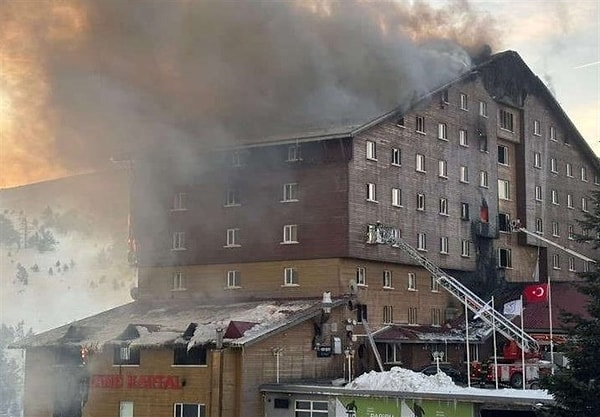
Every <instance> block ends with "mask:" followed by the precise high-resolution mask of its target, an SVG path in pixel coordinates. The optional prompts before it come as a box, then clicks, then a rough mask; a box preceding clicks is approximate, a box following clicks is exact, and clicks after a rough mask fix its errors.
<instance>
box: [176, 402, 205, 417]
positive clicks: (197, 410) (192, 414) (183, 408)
mask: <svg viewBox="0 0 600 417" xmlns="http://www.w3.org/2000/svg"><path fill="white" fill-rule="evenodd" d="M174 408H175V414H174V416H173V417H205V416H206V407H205V405H204V404H184V403H176V404H175V405H174Z"/></svg>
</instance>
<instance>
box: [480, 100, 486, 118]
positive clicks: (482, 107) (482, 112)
mask: <svg viewBox="0 0 600 417" xmlns="http://www.w3.org/2000/svg"><path fill="white" fill-rule="evenodd" d="M479 115H480V116H481V117H488V107H487V102H486V101H479Z"/></svg>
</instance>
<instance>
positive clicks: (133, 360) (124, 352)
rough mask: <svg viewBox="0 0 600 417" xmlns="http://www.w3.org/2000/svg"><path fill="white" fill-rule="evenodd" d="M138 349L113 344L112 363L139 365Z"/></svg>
mask: <svg viewBox="0 0 600 417" xmlns="http://www.w3.org/2000/svg"><path fill="white" fill-rule="evenodd" d="M139 364H140V350H139V349H133V348H130V347H129V346H115V347H114V356H113V365H139Z"/></svg>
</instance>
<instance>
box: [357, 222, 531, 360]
mask: <svg viewBox="0 0 600 417" xmlns="http://www.w3.org/2000/svg"><path fill="white" fill-rule="evenodd" d="M367 243H370V244H384V245H389V246H392V247H395V248H400V249H402V250H403V251H405V252H406V253H407V254H408V255H409V256H410V257H411V258H412V259H414V260H415V261H417V262H418V263H419V265H421V266H422V267H423V268H425V269H426V270H428V271H429V272H430V273H431V275H433V276H434V277H435V279H436V281H437V282H438V284H439V285H440V286H442V287H443V288H444V289H445V290H446V291H448V292H449V293H450V294H452V295H453V296H454V297H455V298H456V299H458V300H460V302H461V303H462V304H463V305H466V306H467V308H468V309H469V310H471V311H472V312H473V313H475V314H477V315H478V316H479V317H480V318H481V319H482V320H483V321H484V322H486V323H487V324H489V325H490V326H492V325H493V326H494V327H495V329H496V330H497V331H499V332H500V333H501V334H502V335H504V336H505V337H507V338H508V339H510V340H514V341H515V342H517V343H518V344H519V345H520V346H521V349H523V350H524V351H529V352H537V351H538V350H539V345H538V343H537V341H536V340H535V339H534V338H532V337H531V336H529V335H528V334H527V333H524V332H523V331H522V330H521V328H519V327H518V326H517V325H515V324H514V323H513V322H511V321H510V320H508V319H507V318H506V317H504V315H503V314H501V313H500V312H498V311H496V310H495V309H493V308H491V306H490V305H489V304H486V303H485V302H484V301H483V300H482V299H481V298H479V297H478V296H477V295H476V294H475V293H474V292H472V291H471V290H469V289H468V288H467V287H466V286H464V285H463V284H461V283H460V282H459V281H458V280H457V279H456V278H453V277H451V276H450V275H448V274H446V273H445V272H444V271H442V270H441V269H440V268H438V267H437V266H436V265H435V264H434V263H432V262H431V261H430V260H429V259H427V258H426V257H424V256H423V255H421V254H420V253H419V252H418V251H417V250H416V249H415V248H413V247H412V246H410V245H409V244H408V243H406V241H404V239H402V238H401V237H400V232H399V229H396V228H393V227H389V226H383V225H381V224H380V223H377V224H374V225H373V224H370V225H369V226H368V230H367Z"/></svg>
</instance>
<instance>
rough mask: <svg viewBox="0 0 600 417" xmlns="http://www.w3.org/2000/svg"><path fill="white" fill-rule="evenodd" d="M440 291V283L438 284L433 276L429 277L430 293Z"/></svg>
mask: <svg viewBox="0 0 600 417" xmlns="http://www.w3.org/2000/svg"><path fill="white" fill-rule="evenodd" d="M439 290H440V283H439V282H438V280H437V278H436V277H435V276H433V275H432V276H431V291H432V292H439Z"/></svg>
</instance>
